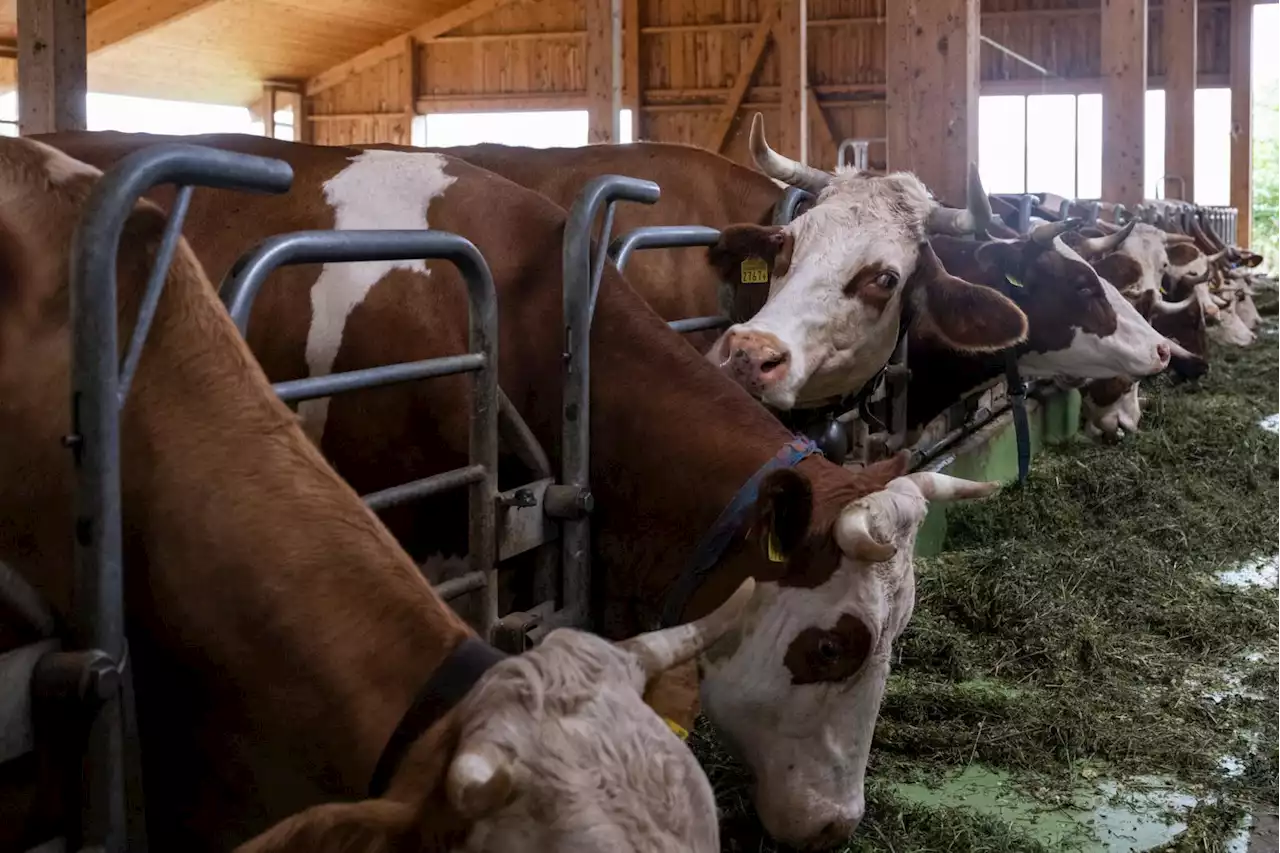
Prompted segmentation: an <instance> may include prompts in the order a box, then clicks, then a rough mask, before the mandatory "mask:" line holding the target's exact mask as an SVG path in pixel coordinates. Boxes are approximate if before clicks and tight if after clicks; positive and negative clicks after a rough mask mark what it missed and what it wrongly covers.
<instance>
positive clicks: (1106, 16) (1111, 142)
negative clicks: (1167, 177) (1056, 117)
mask: <svg viewBox="0 0 1280 853" xmlns="http://www.w3.org/2000/svg"><path fill="white" fill-rule="evenodd" d="M1102 75H1103V77H1102V197H1103V198H1104V199H1106V200H1107V201H1113V202H1118V203H1119V204H1125V205H1135V204H1141V203H1142V199H1143V195H1144V193H1143V182H1144V179H1145V177H1146V174H1145V171H1144V170H1145V168H1146V157H1145V152H1144V145H1145V137H1146V103H1147V0H1102Z"/></svg>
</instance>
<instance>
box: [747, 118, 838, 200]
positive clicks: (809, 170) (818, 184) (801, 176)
mask: <svg viewBox="0 0 1280 853" xmlns="http://www.w3.org/2000/svg"><path fill="white" fill-rule="evenodd" d="M751 156H752V157H753V158H754V159H755V161H756V166H758V167H759V168H760V171H762V172H764V173H765V174H766V175H768V176H769V177H771V178H774V179H775V180H779V181H782V182H783V183H784V184H788V185H789V186H793V187H799V188H800V189H802V190H807V191H809V192H811V193H813V194H814V195H817V194H818V193H820V192H822V189H823V187H825V186H826V185H827V182H828V181H830V180H831V176H830V175H828V174H827V173H826V172H824V171H822V170H821V169H815V168H813V167H812V166H806V165H804V164H803V163H797V162H796V161H795V160H792V159H791V158H790V157H783V156H782V155H781V154H779V153H778V152H777V151H774V150H773V149H772V148H770V147H769V143H768V142H766V141H765V139H764V116H763V115H761V114H760V113H756V114H755V116H753V117H752V119H751Z"/></svg>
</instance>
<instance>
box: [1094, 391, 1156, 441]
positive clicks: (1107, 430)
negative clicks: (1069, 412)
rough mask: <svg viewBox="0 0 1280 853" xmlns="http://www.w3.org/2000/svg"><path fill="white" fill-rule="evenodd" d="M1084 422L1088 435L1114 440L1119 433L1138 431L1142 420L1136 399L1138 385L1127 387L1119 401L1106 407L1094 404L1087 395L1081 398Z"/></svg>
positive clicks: (1140, 408) (1140, 409) (1139, 403)
mask: <svg viewBox="0 0 1280 853" xmlns="http://www.w3.org/2000/svg"><path fill="white" fill-rule="evenodd" d="M1081 407H1082V408H1083V410H1084V417H1085V422H1086V424H1087V425H1088V432H1089V433H1090V434H1097V433H1101V434H1103V435H1106V436H1109V437H1112V438H1115V437H1117V436H1119V435H1120V433H1121V431H1122V430H1123V432H1124V433H1125V434H1132V433H1135V432H1137V431H1138V422H1139V421H1140V420H1141V419H1142V405H1141V401H1140V400H1139V399H1138V383H1136V382H1135V383H1133V384H1132V385H1130V386H1129V388H1128V390H1126V391H1125V392H1124V394H1122V395H1120V399H1118V400H1116V401H1115V402H1114V403H1110V404H1108V405H1098V404H1096V403H1094V402H1093V401H1092V400H1091V399H1090V398H1089V395H1088V394H1085V395H1083V396H1082V397H1081Z"/></svg>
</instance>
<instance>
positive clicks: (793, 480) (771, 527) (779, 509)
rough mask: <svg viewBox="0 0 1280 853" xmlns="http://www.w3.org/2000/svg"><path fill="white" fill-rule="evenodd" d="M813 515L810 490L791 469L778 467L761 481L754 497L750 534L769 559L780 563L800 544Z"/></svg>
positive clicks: (806, 483)
mask: <svg viewBox="0 0 1280 853" xmlns="http://www.w3.org/2000/svg"><path fill="white" fill-rule="evenodd" d="M812 515H813V487H812V486H811V485H809V481H808V479H806V478H805V477H803V476H801V475H800V474H798V473H797V472H796V471H794V470H793V469H791V468H780V469H778V470H777V471H774V472H772V473H771V474H769V475H768V476H767V477H765V478H764V482H762V483H761V484H760V493H759V496H758V497H757V498H756V513H755V522H754V523H753V524H752V531H753V533H754V534H755V535H756V536H757V537H758V538H759V540H760V543H761V546H762V547H763V548H764V549H765V552H766V553H767V554H768V556H769V559H770V560H772V561H773V562H775V563H778V562H782V561H783V560H785V559H786V558H787V557H789V556H791V555H792V554H793V553H795V550H796V549H797V548H798V547H800V543H801V542H803V541H804V536H805V532H806V531H807V530H808V529H809V519H810V517H811V516H812Z"/></svg>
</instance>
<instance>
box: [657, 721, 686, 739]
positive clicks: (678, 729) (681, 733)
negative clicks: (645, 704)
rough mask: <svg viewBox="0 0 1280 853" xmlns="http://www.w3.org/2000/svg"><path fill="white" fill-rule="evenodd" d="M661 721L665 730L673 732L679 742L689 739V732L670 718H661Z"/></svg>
mask: <svg viewBox="0 0 1280 853" xmlns="http://www.w3.org/2000/svg"><path fill="white" fill-rule="evenodd" d="M662 721H663V722H664V723H666V724H667V728H669V729H671V731H673V732H675V735H676V737H678V738H680V740H688V739H689V730H688V729H686V728H685V727H684V726H682V725H680V724H679V723H677V722H676V721H675V720H673V719H671V718H670V717H663V718H662Z"/></svg>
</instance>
